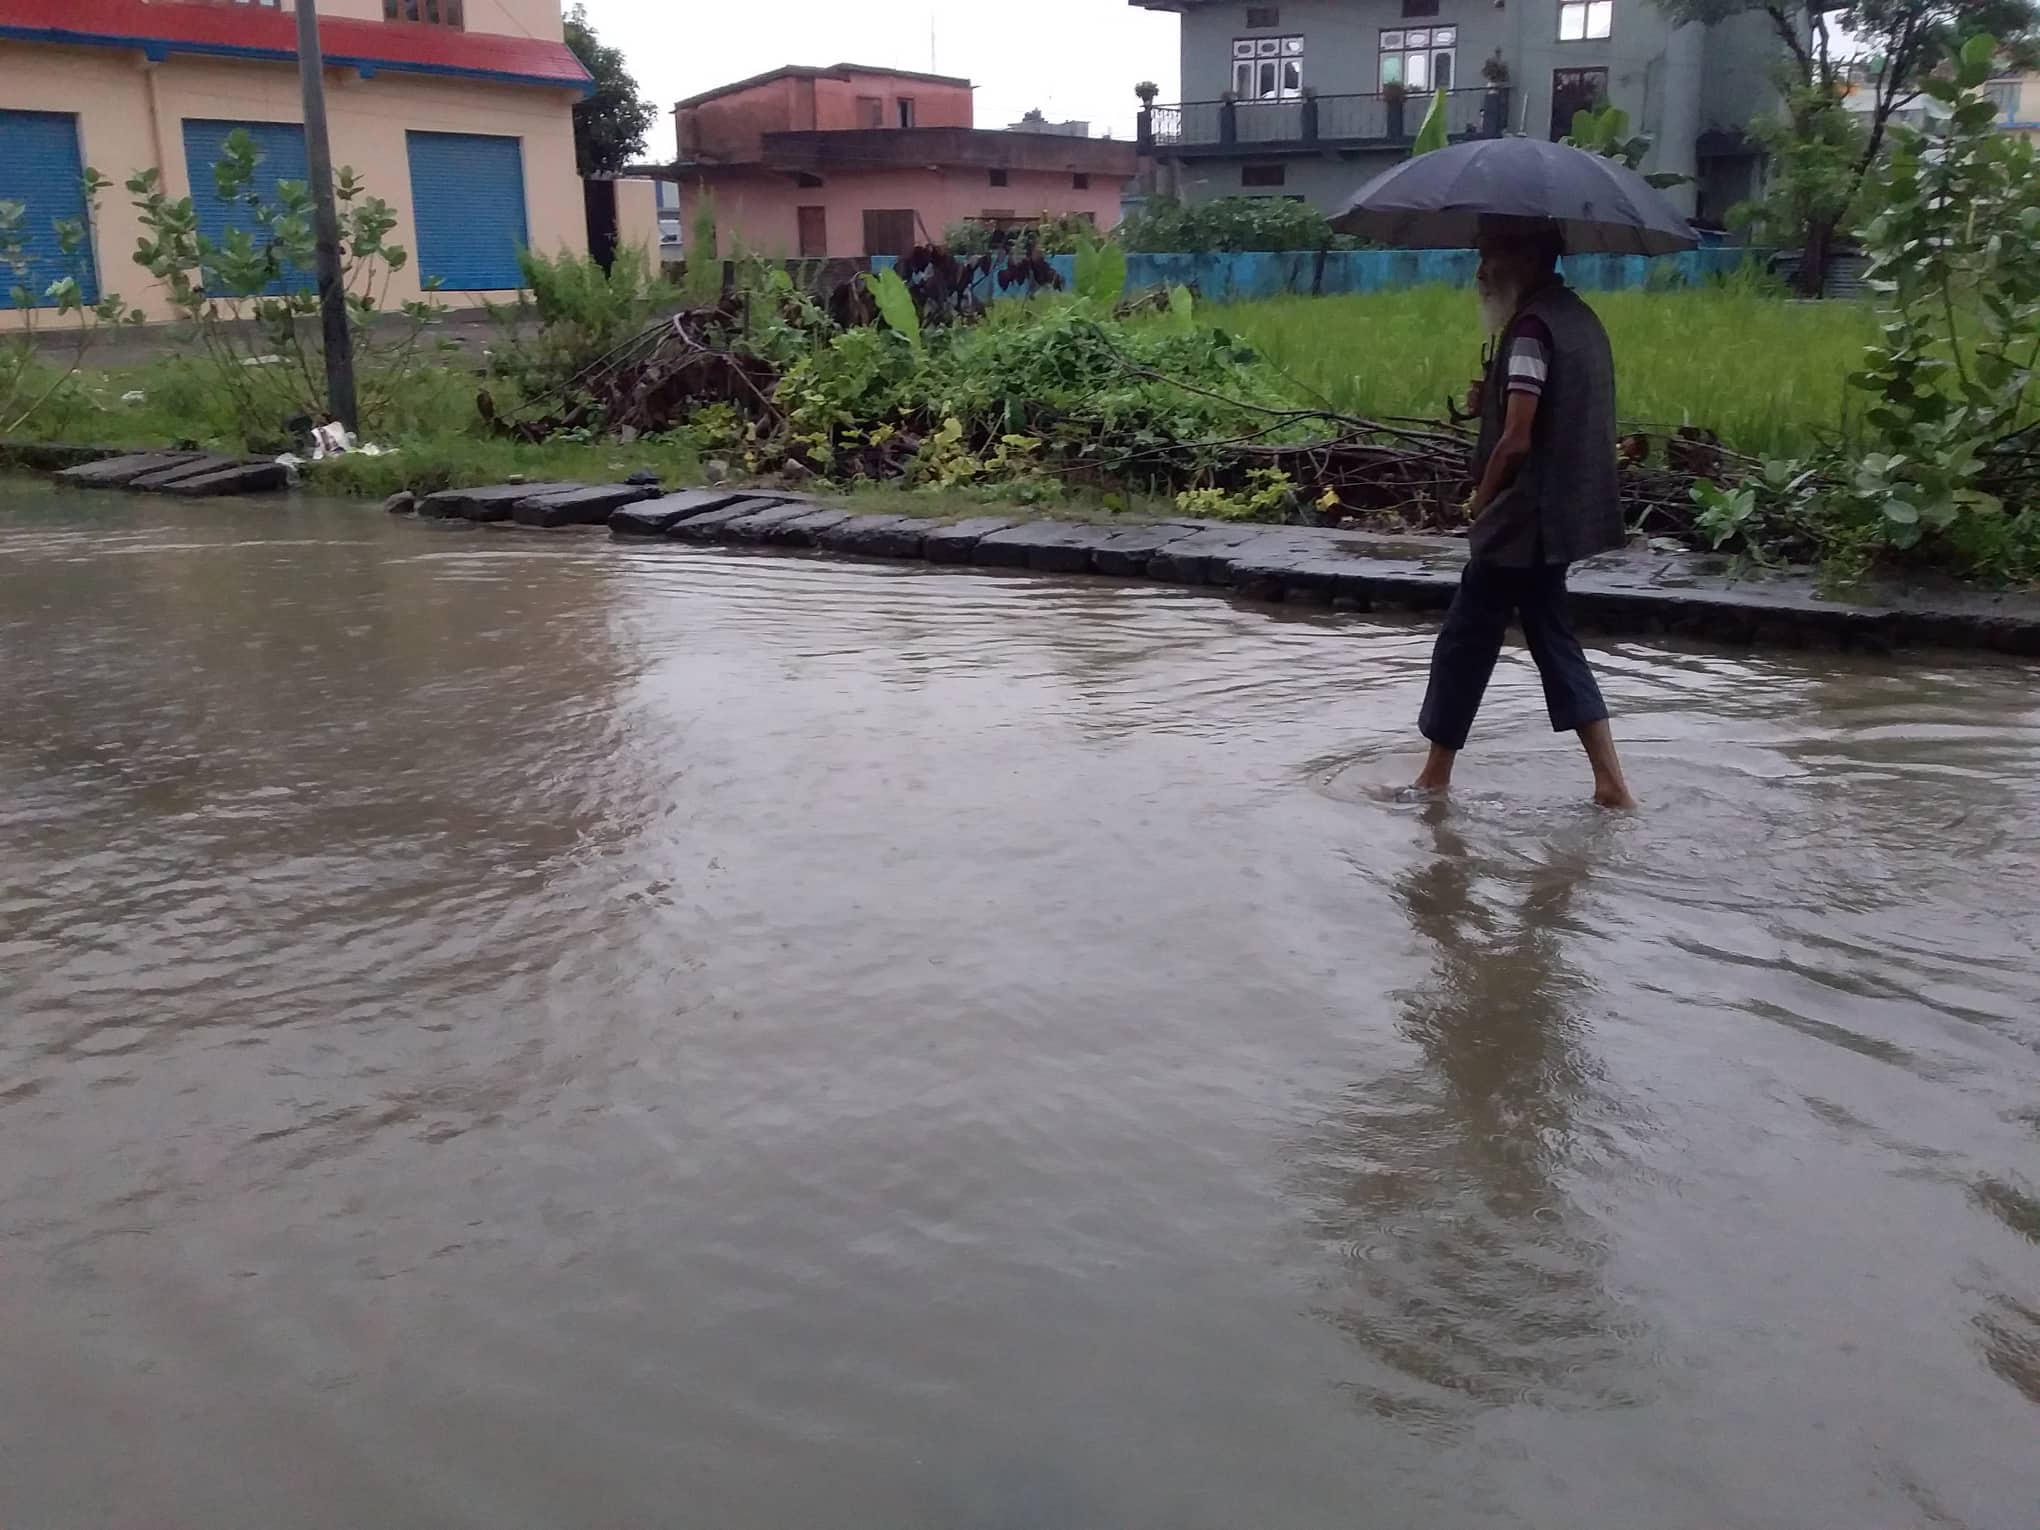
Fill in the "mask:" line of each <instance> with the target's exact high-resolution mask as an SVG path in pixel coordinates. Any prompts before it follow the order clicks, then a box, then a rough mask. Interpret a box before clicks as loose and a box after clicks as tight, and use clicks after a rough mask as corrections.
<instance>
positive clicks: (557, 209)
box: [0, 0, 650, 329]
mask: <svg viewBox="0 0 2040 1530" xmlns="http://www.w3.org/2000/svg"><path fill="white" fill-rule="evenodd" d="M318 3H319V15H320V32H321V42H322V46H323V50H324V53H325V59H326V66H327V68H326V92H327V96H326V101H327V112H328V116H329V125H330V131H331V136H332V145H333V161H334V163H335V165H351V166H353V167H354V169H356V170H357V171H358V172H360V174H361V176H362V179H363V181H364V182H365V184H366V185H367V187H368V190H369V191H370V193H371V194H373V195H375V196H379V197H381V198H383V199H384V200H385V201H387V202H388V203H389V204H390V205H391V207H392V209H393V210H394V212H395V213H396V217H397V227H396V230H395V232H394V233H393V234H392V236H391V237H392V238H393V239H394V240H395V241H396V242H397V243H399V244H401V245H403V246H404V247H405V248H406V249H407V250H409V252H410V254H411V260H410V263H409V265H408V266H407V268H406V269H404V270H403V271H400V272H398V273H397V274H396V277H395V279H394V281H393V282H392V284H391V290H390V301H392V302H395V301H398V300H401V299H404V298H408V297H416V296H418V295H419V293H420V292H421V290H422V287H421V282H423V281H429V280H436V281H438V282H439V283H440V284H441V286H442V289H443V296H444V297H445V299H446V300H447V301H450V302H453V303H462V302H476V301H480V299H481V297H482V295H484V294H488V293H493V292H500V291H503V290H506V289H512V288H515V287H517V286H518V285H519V276H518V269H517V250H518V247H519V246H520V245H530V246H533V247H536V248H539V249H543V250H546V251H548V252H550V251H554V250H558V249H562V248H564V249H568V250H572V251H575V252H577V253H582V252H585V251H586V249H587V215H586V210H585V206H584V195H583V188H582V183H581V180H580V177H579V176H578V175H577V174H576V173H575V168H574V134H573V106H574V103H575V102H576V101H578V100H580V99H581V97H582V95H583V94H584V92H585V90H586V88H587V85H588V75H587V72H586V71H585V70H583V69H582V67H581V65H580V63H579V61H578V60H577V59H575V57H574V55H573V54H572V53H571V52H570V51H569V50H568V48H567V46H566V44H565V43H564V42H563V41H562V40H561V23H560V6H559V0H318ZM302 122H303V114H302V110H301V106H300V98H299V89H298V75H297V52H296V21H295V18H294V17H293V16H292V15H291V13H290V11H289V10H288V9H287V8H286V7H285V6H284V5H283V3H282V0H217V3H210V4H198V3H186V0H0V199H6V200H11V201H16V202H20V203H23V204H24V205H25V206H26V208H27V209H28V211H27V216H26V219H25V222H26V225H27V227H28V229H29V231H30V235H31V240H32V249H31V254H32V255H33V257H34V266H33V270H32V272H31V279H30V281H29V282H28V283H27V285H29V286H30V287H31V288H32V289H33V290H34V291H36V292H37V293H40V292H41V291H42V290H43V289H44V288H45V287H46V286H47V285H48V282H49V281H51V280H54V279H56V278H57V277H59V276H61V275H64V274H71V275H75V276H77V277H78V278H79V280H80V282H81V285H83V286H84V287H85V288H86V289H87V292H88V294H96V293H97V292H99V291H100V290H102V289H103V290H111V291H116V292H119V293H121V294H122V295H123V296H125V297H126V298H128V300H129V301H131V302H135V303H138V304H139V305H140V306H141V307H142V308H143V309H144V311H145V312H146V313H148V315H149V316H150V317H151V318H164V317H168V316H169V315H168V312H167V310H166V308H165V306H164V304H163V301H162V295H161V294H160V293H159V292H157V291H154V290H152V286H151V283H150V281H149V278H148V277H147V275H146V274H145V273H144V272H143V271H142V270H141V269H140V268H139V267H137V266H136V265H134V263H133V262H132V260H131V258H130V254H131V252H132V251H133V249H134V248H135V245H136V243H137V241H138V240H139V239H140V238H141V237H142V234H143V229H142V226H141V223H140V221H139V219H138V216H137V214H136V213H135V211H134V209H133V208H132V207H131V206H130V205H129V200H128V197H127V194H126V193H125V192H124V191H122V190H121V189H120V183H121V182H123V181H125V180H126V179H127V178H128V176H129V175H130V174H132V173H133V172H134V171H136V170H139V169H144V168H150V167H153V168H154V169H156V170H158V171H159V172H160V173H161V176H162V184H163V186H164V188H165V190H167V191H168V192H169V193H170V195H172V196H179V197H181V196H186V195H189V196H190V197H191V198H192V201H193V203H194V207H195V210H196V212H197V215H198V222H199V227H200V228H201V229H202V230H204V231H206V232H207V233H210V234H213V235H218V234H220V233H222V232H224V231H225V230H226V229H228V228H229V227H232V226H235V225H236V224H237V223H239V222H241V221H242V220H245V218H246V216H247V215H246V213H245V211H244V210H242V209H239V208H237V207H234V206H232V205H229V204H227V203H224V202H223V201H222V200H221V198H220V197H219V194H218V192H217V190H216V189H215V188H214V184H213V174H212V166H213V164H214V163H215V162H216V160H217V159H218V157H219V153H220V147H221V145H222V143H223V142H224V141H225V139H226V137H227V135H228V134H229V133H231V132H232V131H234V130H235V129H236V128H244V129H246V130H247V131H248V132H249V133H250V134H251V135H252V136H253V137H254V139H255V141H256V144H257V146H258V147H259V148H260V150H261V151H262V155H263V159H262V164H261V167H260V169H259V171H258V176H259V178H260V180H261V182H262V183H263V187H264V188H265V189H267V190H269V191H271V192H273V190H274V187H275V184H276V183H277V182H278V181H280V180H285V179H292V180H302V179H304V177H305V147H304V131H303V127H302ZM87 165H90V166H92V167H94V168H95V169H97V170H98V171H100V172H101V173H102V174H104V175H106V176H108V177H110V178H111V179H112V180H113V181H114V183H115V186H114V189H113V190H112V191H109V192H108V193H106V195H105V196H104V197H103V198H102V199H101V202H100V206H99V212H98V218H97V221H96V224H95V226H94V227H93V229H92V238H91V241H90V250H89V252H88V256H89V258H87V259H85V260H84V261H82V262H80V265H79V268H78V269H69V268H67V267H66V266H65V263H64V262H63V261H62V259H61V257H60V255H59V252H58V250H57V246H56V242H55V239H54V236H53V235H52V234H51V232H50V225H51V223H52V221H53V220H55V219H59V218H77V217H79V216H81V215H82V213H83V211H84V208H83V198H82V195H81V192H80V189H79V180H80V176H81V172H82V170H83V168H84V167H85V166H87ZM643 201H644V203H645V205H646V207H647V208H649V206H650V193H649V190H647V191H646V192H645V195H644V197H643ZM646 221H648V220H646ZM12 285H13V283H12V282H11V281H8V282H0V310H4V309H7V308H9V307H11V303H10V299H9V297H8V295H7V293H6V291H5V290H4V288H5V287H8V286H12ZM20 321H21V316H20V315H19V314H13V313H8V312H4V311H0V329H4V328H6V327H9V326H10V325H16V326H18V324H19V323H20Z"/></svg>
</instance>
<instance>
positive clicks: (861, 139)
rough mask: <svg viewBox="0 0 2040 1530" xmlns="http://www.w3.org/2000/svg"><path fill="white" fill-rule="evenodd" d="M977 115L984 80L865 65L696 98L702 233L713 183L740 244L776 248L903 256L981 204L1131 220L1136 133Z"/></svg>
mask: <svg viewBox="0 0 2040 1530" xmlns="http://www.w3.org/2000/svg"><path fill="white" fill-rule="evenodd" d="M971 113H972V103H971V84H970V81H968V80H959V79H955V78H952V77H950V76H947V75H937V74H912V73H907V72H904V71H900V70H894V69H867V68H864V67H862V66H860V65H857V64H837V65H835V66H834V67H832V68H828V69H799V68H788V69H777V70H774V71H773V72H772V73H770V74H762V75H758V76H756V77H755V78H753V79H748V80H740V81H738V82H737V83H736V84H734V85H725V86H724V87H722V89H720V90H712V91H709V92H708V93H707V94H705V95H699V96H695V97H693V98H692V99H690V100H686V101H682V102H681V103H680V104H679V106H677V107H676V108H674V116H675V118H676V119H677V120H678V126H679V147H680V157H679V160H678V162H677V163H676V164H675V165H674V166H673V170H672V172H671V173H672V174H673V175H674V176H675V177H676V178H677V179H678V180H679V182H680V195H681V205H682V210H683V213H684V214H685V216H686V220H687V222H688V224H689V225H690V235H691V223H692V219H693V217H694V214H695V208H696V205H697V204H696V200H695V199H696V198H698V197H700V196H701V195H702V194H703V193H706V194H707V195H708V196H709V197H710V198H711V199H712V205H713V207H714V210H715V221H716V235H717V240H718V243H719V244H720V246H721V248H722V249H723V250H724V251H728V250H730V249H733V248H737V247H741V248H743V249H744V250H746V251H750V252H753V253H756V254H761V255H766V256H770V257H773V258H786V257H794V256H800V257H808V258H822V257H850V256H858V255H902V254H905V253H906V252H907V250H909V249H910V248H912V247H913V246H914V245H916V244H934V243H939V242H940V241H941V239H942V235H943V231H944V230H945V229H947V228H948V227H949V226H950V225H951V224H953V223H957V222H960V221H962V220H964V219H966V218H982V219H986V220H989V221H993V222H997V223H1002V224H1011V223H1015V222H1020V221H1031V220H1033V219H1037V218H1041V217H1044V216H1047V217H1057V216H1061V215H1063V214H1065V213H1078V214H1082V215H1084V216H1086V217H1089V218H1090V219H1091V220H1092V221H1093V222H1095V223H1096V224H1097V225H1098V227H1099V228H1101V229H1104V228H1110V227H1111V226H1112V225H1113V224H1115V223H1117V222H1118V221H1119V198H1120V192H1121V190H1122V189H1123V188H1124V186H1125V185H1126V183H1127V182H1128V181H1129V180H1131V179H1132V178H1133V176H1134V174H1135V168H1136V163H1135V155H1134V149H1133V145H1132V144H1130V143H1123V144H1122V143H1113V142H1110V141H1108V140H1104V139H1096V138H1066V137H1059V136H1056V135H1053V134H1048V133H1011V132H991V131H984V130H980V129H978V128H975V127H973V126H972V116H971Z"/></svg>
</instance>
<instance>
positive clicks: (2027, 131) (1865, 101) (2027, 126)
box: [1842, 68, 2040, 141]
mask: <svg viewBox="0 0 2040 1530" xmlns="http://www.w3.org/2000/svg"><path fill="white" fill-rule="evenodd" d="M1983 89H1984V94H1985V95H1986V96H1988V97H1989V98H1990V100H1991V101H1992V102H1993V103H1994V104H1995V105H1996V107H1997V109H1998V119H1997V126H1998V130H1999V131H2000V132H2005V133H2012V134H2015V135H2016V136H2018V137H2021V138H2029V139H2034V140H2036V141H2040V72H2028V73H2025V74H2002V75H1999V76H1998V77H1997V78H1996V79H1994V80H1992V81H1990V82H1989V83H1988V84H1987V85H1985V86H1984V87H1983ZM1842 105H1843V106H1845V107H1847V108H1848V109H1849V110H1850V111H1852V112H1857V113H1860V114H1862V115H1863V116H1865V117H1867V116H1868V115H1869V114H1870V113H1871V112H1872V111H1874V110H1875V109H1876V105H1877V89H1876V81H1875V78H1874V76H1873V75H1871V74H1870V72H1869V71H1868V70H1867V69H1865V68H1858V69H1852V70H1851V71H1849V74H1848V77H1847V79H1846V81H1845V83H1844V86H1843V95H1842ZM1947 116H1948V108H1947V107H1945V106H1943V105H1942V104H1941V103H1940V102H1938V101H1936V100H1934V99H1933V98H1932V97H1931V96H1924V95H1922V96H1916V97H1914V98H1913V99H1912V100H1910V101H1907V102H1906V103H1905V104H1904V105H1902V106H1899V107H1898V108H1897V109H1896V110H1894V111H1893V112H1892V114H1891V117H1890V119H1889V120H1890V121H1892V122H1894V123H1898V124H1901V125H1903V126H1906V127H1916V128H1924V127H1930V126H1932V125H1934V124H1935V123H1938V122H1942V121H1945V120H1946V119H1947Z"/></svg>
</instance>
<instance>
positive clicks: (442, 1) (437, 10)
mask: <svg viewBox="0 0 2040 1530" xmlns="http://www.w3.org/2000/svg"><path fill="white" fill-rule="evenodd" d="M255 3H256V4H258V5H274V4H275V0H255ZM460 7H461V0H382V13H383V20H385V21H421V22H423V23H425V24H426V25H427V26H434V27H457V26H460V25H462V20H461V14H460Z"/></svg>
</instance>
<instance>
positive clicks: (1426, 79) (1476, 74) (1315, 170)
mask: <svg viewBox="0 0 2040 1530" xmlns="http://www.w3.org/2000/svg"><path fill="white" fill-rule="evenodd" d="M1132 3H1133V4H1135V5H1139V6H1143V7H1145V8H1146V9H1149V10H1163V11H1174V12H1176V13H1178V14H1179V15H1180V16H1181V17H1182V18H1183V20H1182V36H1181V49H1182V78H1183V95H1184V100H1183V101H1182V102H1180V103H1178V104H1174V105H1160V106H1149V107H1146V108H1144V109H1143V111H1142V112H1141V117H1140V128H1139V133H1138V139H1139V144H1140V152H1141V153H1142V154H1143V155H1145V156H1147V157H1149V158H1150V159H1151V160H1152V161H1153V162H1154V163H1155V165H1156V168H1157V171H1158V175H1157V185H1158V187H1159V188H1160V189H1162V190H1165V191H1169V192H1171V193H1173V194H1175V195H1179V196H1181V197H1183V198H1184V199H1185V200H1188V201H1204V200H1209V199H1210V198H1213V197H1219V196H1240V195H1247V196H1256V195H1259V196H1292V197H1298V198H1301V199H1302V200H1305V201H1308V202H1310V203H1312V204H1314V205H1316V206H1318V207H1321V208H1324V209H1325V210H1327V211H1333V210H1336V209H1337V208H1338V207H1339V206H1340V205H1342V204H1343V202H1344V201H1345V199H1346V198H1347V197H1349V196H1350V195H1351V194H1352V193H1353V192H1354V191H1355V190H1357V189H1358V188H1359V187H1360V186H1361V185H1362V184H1364V183H1365V182H1366V181H1367V179H1368V178H1369V177H1370V176H1372V175H1374V174H1376V173H1378V172H1379V171H1381V170H1384V169H1386V168H1387V167H1388V166H1389V165H1391V164H1393V163H1394V162H1395V161H1396V160H1397V159H1398V158H1399V157H1401V156H1403V155H1405V154H1407V153H1408V144H1409V139H1410V137H1411V136H1413V135H1414V133H1415V131H1416V129H1417V127H1418V125H1419V124H1420V122H1421V121H1422V118H1423V114H1424V112H1425V110H1426V109H1427V108H1428V107H1429V104H1430V100H1431V96H1432V93H1433V92H1434V91H1436V90H1439V89H1441V88H1442V89H1444V90H1445V91H1446V92H1447V97H1446V99H1447V114H1446V123H1447V127H1448V130H1449V131H1450V132H1451V134H1452V135H1453V136H1454V137H1456V138H1458V137H1472V136H1481V135H1485V136H1495V135H1498V134H1501V133H1503V132H1522V133H1529V134H1532V135H1534V136H1536V137H1540V138H1542V137H1550V138H1560V137H1563V136H1564V135H1565V133H1566V132H1567V130H1568V129H1569V128H1570V127H1571V125H1572V119H1573V115H1574V113H1575V112H1577V111H1579V110H1580V109H1581V108H1582V107H1591V106H1596V105H1599V104H1603V103H1613V104H1614V105H1616V106H1619V107H1621V108H1622V109H1623V110H1624V111H1626V112H1627V113H1628V114H1629V117H1630V124H1631V131H1632V132H1638V133H1647V134H1650V135H1651V136H1652V137H1653V138H1654V139H1655V140H1656V143H1655V146H1654V149H1653V152H1652V156H1651V161H1650V163H1649V164H1648V165H1647V166H1646V168H1648V169H1651V170H1665V171H1672V172H1677V173H1680V174H1684V175H1689V176H1693V177H1695V178H1696V180H1695V183H1694V184H1693V185H1690V186H1688V187H1686V188H1685V189H1684V190H1683V191H1681V192H1679V193H1676V195H1678V196H1680V197H1681V198H1682V199H1683V200H1685V202H1686V203H1687V205H1688V206H1689V207H1694V206H1697V210H1698V211H1699V213H1700V214H1701V215H1702V216H1703V217H1708V218H1718V217H1720V216H1721V215H1722V214H1724V213H1725V212H1726V211H1727V209H1728V208H1729V207H1730V206H1731V205H1733V204H1734V203H1736V202H1739V201H1742V200H1744V199H1745V198H1747V197H1748V196H1750V195H1751V194H1752V193H1753V191H1754V190H1755V189H1756V185H1757V172H1758V156H1757V151H1756V148H1755V146H1754V145H1753V144H1752V143H1751V142H1750V141H1749V140H1748V139H1747V138H1746V136H1745V134H1744V129H1745V128H1746V127H1747V126H1748V124H1749V122H1750V119H1751V118H1753V117H1755V116H1756V115H1757V114H1758V113H1759V112H1761V111H1763V110H1764V109H1765V108H1766V107H1767V106H1768V105H1769V104H1770V103H1771V101H1772V99H1773V96H1774V87H1773V85H1772V83H1771V80H1772V71H1773V64H1774V62H1775V57H1776V49H1777V43H1776V41H1775V39H1774V37H1773V35H1772V33H1771V31H1770V26H1771V23H1770V21H1769V19H1768V18H1767V17H1765V16H1763V15H1762V14H1760V13H1758V14H1743V15H1737V16H1734V17H1731V18H1729V19H1728V20H1725V21H1722V22H1719V23H1717V24H1715V25H1712V26H1706V25H1701V24H1698V23H1693V24H1689V25H1686V26H1678V25H1675V24H1674V23H1673V22H1672V21H1671V20H1670V18H1668V17H1667V16H1666V15H1665V14H1664V12H1663V11H1661V10H1659V9H1658V7H1657V6H1656V5H1655V4H1654V3H1652V0H1516V3H1514V4H1511V5H1507V6H1504V5H1502V4H1500V3H1499V0H1496V3H1492V4H1490V3H1479V4H1476V3H1472V0H1276V3H1272V4H1267V5H1242V4H1238V3H1232V0H1132ZM1404 93H1406V94H1407V96H1408V99H1407V101H1403V102H1398V100H1397V97H1398V96H1399V95H1401V94H1404Z"/></svg>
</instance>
